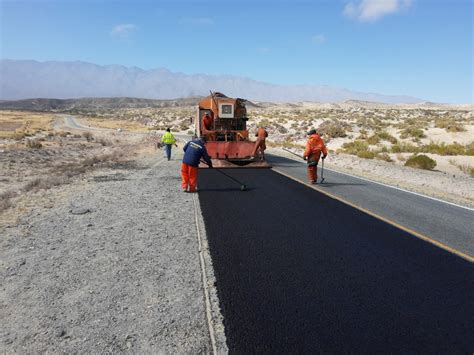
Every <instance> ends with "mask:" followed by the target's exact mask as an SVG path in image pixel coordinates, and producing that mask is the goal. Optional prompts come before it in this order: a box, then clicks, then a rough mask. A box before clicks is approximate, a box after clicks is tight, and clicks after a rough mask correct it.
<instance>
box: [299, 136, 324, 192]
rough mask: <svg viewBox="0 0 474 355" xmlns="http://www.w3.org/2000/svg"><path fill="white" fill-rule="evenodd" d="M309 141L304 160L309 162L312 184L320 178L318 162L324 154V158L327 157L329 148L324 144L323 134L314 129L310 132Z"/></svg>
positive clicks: (309, 175)
mask: <svg viewBox="0 0 474 355" xmlns="http://www.w3.org/2000/svg"><path fill="white" fill-rule="evenodd" d="M308 136H309V137H308V142H307V143H306V149H305V150H304V154H303V157H304V160H307V162H308V179H309V182H310V183H312V184H316V183H317V180H318V170H317V168H318V162H319V158H320V157H321V153H322V154H323V156H322V159H326V157H327V155H328V150H327V149H326V146H325V145H324V141H323V140H322V138H321V136H320V135H319V134H318V133H317V132H316V130H315V129H312V130H310V131H309V132H308Z"/></svg>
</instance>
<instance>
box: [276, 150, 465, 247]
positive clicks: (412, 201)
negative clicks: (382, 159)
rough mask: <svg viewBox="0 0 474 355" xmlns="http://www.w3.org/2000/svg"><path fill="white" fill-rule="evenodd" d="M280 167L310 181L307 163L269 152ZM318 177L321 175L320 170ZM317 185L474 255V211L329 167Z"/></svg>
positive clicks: (296, 176) (279, 168)
mask: <svg viewBox="0 0 474 355" xmlns="http://www.w3.org/2000/svg"><path fill="white" fill-rule="evenodd" d="M267 159H268V161H269V162H270V163H271V164H272V165H273V167H274V168H275V169H277V170H280V171H282V172H284V173H286V174H289V175H291V176H293V177H295V178H297V179H300V180H303V181H307V178H306V164H304V162H299V161H295V160H293V159H288V158H284V157H280V156H277V155H270V154H268V155H267ZM318 176H319V177H320V176H321V171H320V169H319V171H318ZM324 177H325V183H324V184H322V185H317V188H319V189H321V190H323V191H326V192H328V193H331V194H333V195H335V196H338V197H341V198H343V199H345V200H347V201H349V202H352V203H353V204H355V205H357V206H360V207H362V208H365V209H367V210H369V211H371V212H373V213H376V214H378V215H380V216H382V217H385V218H387V219H389V220H391V221H393V222H396V223H398V224H400V225H402V226H404V227H407V228H410V229H412V230H414V231H415V232H418V233H421V234H423V235H425V236H427V237H429V238H432V239H434V240H437V241H439V242H441V243H443V244H446V245H448V246H449V247H452V248H454V249H456V250H459V251H461V252H463V253H465V254H468V255H470V256H474V233H473V230H474V210H473V209H469V208H463V207H460V206H455V205H452V204H449V203H444V202H441V201H437V200H434V199H431V198H427V197H423V196H420V195H417V194H413V193H410V192H407V191H402V190H399V189H394V188H390V187H388V186H384V185H381V184H377V183H375V182H370V181H367V180H364V179H360V178H357V177H355V176H349V175H346V174H342V173H338V172H335V171H330V170H327V169H325V172H324Z"/></svg>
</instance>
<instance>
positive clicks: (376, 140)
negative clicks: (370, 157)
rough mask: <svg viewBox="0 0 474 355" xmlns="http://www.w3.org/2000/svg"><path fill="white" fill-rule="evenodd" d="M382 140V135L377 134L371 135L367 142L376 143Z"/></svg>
mask: <svg viewBox="0 0 474 355" xmlns="http://www.w3.org/2000/svg"><path fill="white" fill-rule="evenodd" d="M379 142H380V137H379V136H378V135H377V134H373V135H371V136H370V137H369V138H367V143H369V144H370V145H375V144H378V143H379Z"/></svg>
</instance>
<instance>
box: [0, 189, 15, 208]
mask: <svg viewBox="0 0 474 355" xmlns="http://www.w3.org/2000/svg"><path fill="white" fill-rule="evenodd" d="M16 195H17V193H16V192H15V191H12V190H9V191H5V192H3V193H1V194H0V212H2V211H5V210H7V209H9V208H10V207H13V205H12V203H11V199H12V198H14V197H15V196H16Z"/></svg>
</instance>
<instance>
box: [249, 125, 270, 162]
mask: <svg viewBox="0 0 474 355" xmlns="http://www.w3.org/2000/svg"><path fill="white" fill-rule="evenodd" d="M255 136H256V137H257V140H256V142H255V147H254V149H253V153H252V155H253V156H254V157H256V156H257V153H258V152H260V155H261V158H262V160H263V159H264V151H265V149H267V146H266V145H265V138H267V137H268V132H267V131H266V130H265V128H263V127H260V128H259V129H257V133H256V134H255Z"/></svg>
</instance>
